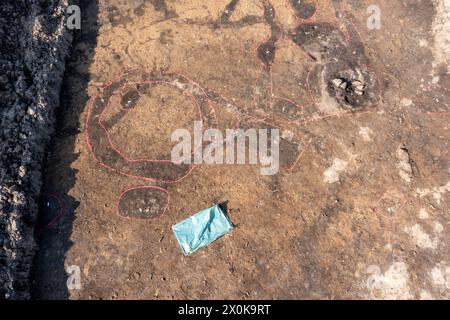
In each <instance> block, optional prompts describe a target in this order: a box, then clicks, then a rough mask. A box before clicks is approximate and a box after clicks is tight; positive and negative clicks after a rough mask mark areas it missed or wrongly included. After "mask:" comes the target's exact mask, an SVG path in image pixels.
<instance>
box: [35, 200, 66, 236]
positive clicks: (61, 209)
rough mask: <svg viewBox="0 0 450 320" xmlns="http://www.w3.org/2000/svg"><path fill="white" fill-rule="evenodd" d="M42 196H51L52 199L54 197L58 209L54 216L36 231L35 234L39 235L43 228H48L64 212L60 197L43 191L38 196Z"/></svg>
mask: <svg viewBox="0 0 450 320" xmlns="http://www.w3.org/2000/svg"><path fill="white" fill-rule="evenodd" d="M42 197H51V198H53V199H56V201H57V202H58V206H59V210H58V212H57V213H56V214H55V216H54V217H53V218H52V219H51V220H50V222H49V223H47V224H46V225H45V226H43V227H42V228H41V229H40V230H39V231H38V233H37V236H38V237H39V236H40V235H41V233H42V232H44V231H45V230H47V229H48V228H50V227H51V226H53V225H54V224H55V223H56V222H57V221H58V220H59V218H61V217H62V215H63V214H64V212H65V208H64V202H63V201H62V200H61V198H60V197H59V196H58V195H56V194H54V193H43V194H41V195H40V196H39V198H42Z"/></svg>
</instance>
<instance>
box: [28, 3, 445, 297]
mask: <svg viewBox="0 0 450 320" xmlns="http://www.w3.org/2000/svg"><path fill="white" fill-rule="evenodd" d="M446 3H447V2H446V1H431V0H427V1H425V0H424V1H387V0H386V1H385V0H377V1H372V0H371V1H361V0H358V1H356V0H347V1H344V0H342V1H340V0H317V1H313V0H310V1H309V0H308V1H296V0H271V1H265V0H231V1H230V0H215V1H197V0H185V1H175V0H150V1H126V0H109V1H106V0H99V1H97V0H95V1H93V0H89V1H87V0H86V1H81V3H80V8H81V15H82V19H81V22H82V23H81V29H80V30H77V31H75V33H74V44H73V48H72V53H71V56H70V58H69V60H68V61H67V66H66V72H65V79H64V82H63V85H62V93H61V106H60V107H59V109H57V111H56V113H57V114H56V117H57V120H58V122H57V125H56V128H55V134H54V136H53V139H52V142H51V144H50V147H49V148H48V152H47V157H46V164H45V172H44V187H43V191H42V196H41V200H40V202H41V203H40V212H39V220H38V245H39V250H38V253H37V256H36V259H35V268H34V269H35V270H34V273H33V279H34V280H33V288H34V289H33V295H34V296H35V297H36V298H39V299H58V298H70V299H314V298H318V299H337V298H340V299H359V298H372V299H389V298H394V299H412V298H435V299H442V298H450V261H449V255H448V249H449V240H450V236H449V235H450V234H449V227H450V226H449V215H450V198H449V193H450V157H449V148H450V146H449V141H450V131H449V130H450V128H449V120H450V115H449V111H450V109H449V92H448V88H449V87H450V83H449V75H448V61H447V60H446V59H448V55H446V54H445V49H447V50H448V40H447V43H443V42H445V39H443V38H445V37H446V36H445V33H446V31H445V30H447V31H448V25H447V26H446V25H445V23H444V24H443V22H442V19H444V22H445V20H447V21H448V11H447V13H446V12H445V10H444V9H443V7H442V6H445V5H447V4H446ZM447 9H448V8H447ZM443 10H444V12H443ZM378 11H379V12H378ZM377 13H379V14H378V15H377ZM446 14H447V17H445V15H446ZM378 18H380V19H379V20H377V19H378ZM445 28H447V29H445ZM442 32H444V35H443V34H442ZM446 46H447V48H446ZM447 52H448V51H447ZM195 121H201V123H202V129H203V132H204V131H206V130H207V129H209V128H216V129H219V130H220V131H221V132H226V130H227V129H244V130H247V129H250V128H256V129H278V130H279V132H280V141H279V154H280V159H279V170H278V172H277V173H276V174H273V175H264V174H261V169H262V168H263V167H264V165H263V164H261V163H259V162H258V164H256V165H254V164H249V163H247V164H235V165H230V164H223V165H220V164H214V165H211V164H205V163H202V164H195V165H194V164H192V165H190V164H179V163H175V162H172V161H171V151H172V148H173V147H174V145H175V143H174V142H173V141H171V135H172V133H173V132H174V131H175V130H177V129H186V130H188V131H189V132H191V133H192V135H193V134H194V122H195ZM205 145H206V143H205ZM195 148H196V147H195V146H194V149H195ZM224 152H225V151H224ZM213 204H222V205H223V206H224V207H225V208H226V211H227V213H228V215H229V217H230V219H231V220H232V221H233V223H234V224H235V225H236V228H235V229H233V230H232V231H231V232H230V233H229V234H227V235H225V236H224V237H221V238H220V239H219V240H217V241H216V242H214V243H212V244H211V245H209V246H207V247H205V248H202V249H200V250H199V251H197V252H196V253H194V254H192V255H190V256H185V255H183V253H182V251H181V248H180V246H179V244H178V242H177V240H176V238H175V236H174V234H173V232H172V229H171V227H172V225H174V224H176V223H178V222H180V221H182V220H184V219H186V218H188V217H189V216H191V215H193V214H195V213H196V212H199V211H201V210H202V209H205V208H209V207H211V206H212V205H213ZM78 268H79V269H78ZM77 270H79V271H80V274H79V275H80V277H79V283H77V281H74V283H75V285H74V286H70V285H69V286H68V285H67V279H68V276H69V277H70V276H71V275H73V273H72V272H75V273H76V271H77ZM69 280H70V279H69Z"/></svg>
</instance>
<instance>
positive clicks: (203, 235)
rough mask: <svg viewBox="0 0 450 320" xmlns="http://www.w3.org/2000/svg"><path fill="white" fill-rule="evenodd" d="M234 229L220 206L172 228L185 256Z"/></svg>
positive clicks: (203, 211) (206, 210) (202, 212)
mask: <svg viewBox="0 0 450 320" xmlns="http://www.w3.org/2000/svg"><path fill="white" fill-rule="evenodd" d="M233 228H234V225H233V223H232V222H231V220H230V218H229V217H228V216H227V215H226V214H225V213H224V212H223V211H222V209H221V208H220V206H219V205H215V206H214V207H211V208H209V209H205V210H202V211H200V212H199V213H196V214H195V215H193V216H191V217H189V218H187V219H186V220H183V221H181V222H180V223H177V224H175V225H173V226H172V230H173V232H174V233H175V237H176V238H177V240H178V243H179V244H180V246H181V249H182V250H183V253H184V254H185V255H187V256H188V255H190V254H191V253H194V252H195V251H197V250H198V249H200V248H202V247H204V246H206V245H208V244H210V243H212V242H214V241H216V240H217V239H219V238H220V237H222V236H223V235H225V234H227V233H228V232H230V231H231V230H232V229H233Z"/></svg>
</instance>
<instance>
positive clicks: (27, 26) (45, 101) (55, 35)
mask: <svg viewBox="0 0 450 320" xmlns="http://www.w3.org/2000/svg"><path fill="white" fill-rule="evenodd" d="M68 6H69V1H68V0H5V1H2V4H1V5H0V121H1V124H0V299H27V298H29V297H30V293H29V287H30V279H29V276H30V271H31V269H32V263H33V258H34V254H35V250H36V246H35V241H34V228H35V221H36V215H37V198H38V197H39V194H40V189H41V166H42V161H43V159H44V155H45V149H46V146H47V143H48V141H49V138H50V135H51V133H52V127H53V122H54V111H55V108H56V107H57V106H58V104H59V89H60V85H61V81H62V77H63V74H64V61H65V57H66V56H67V54H68V50H69V47H70V44H71V34H70V30H69V29H68V28H66V19H67V16H66V10H67V7H68Z"/></svg>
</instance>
